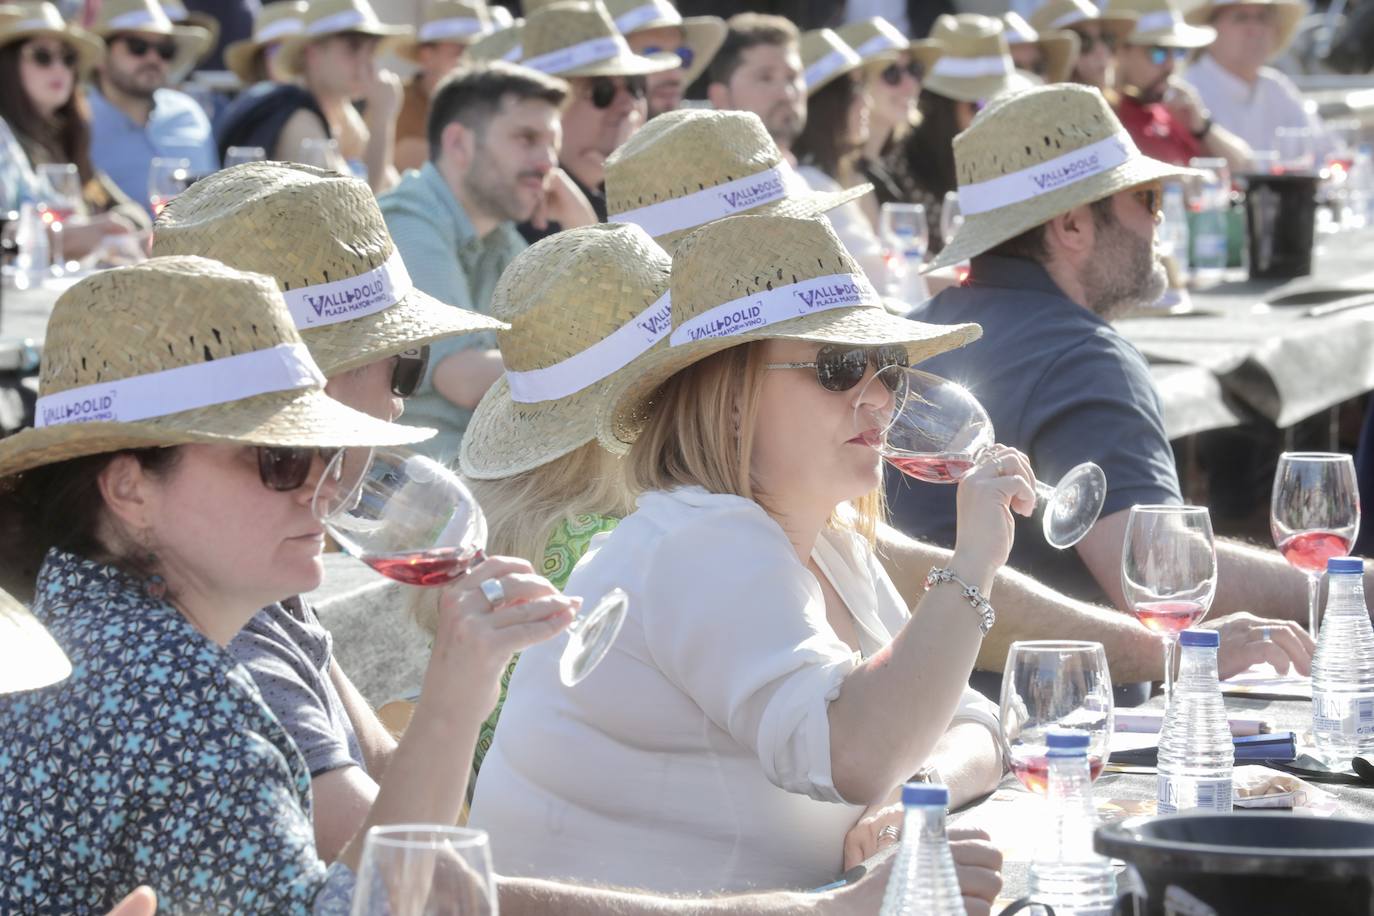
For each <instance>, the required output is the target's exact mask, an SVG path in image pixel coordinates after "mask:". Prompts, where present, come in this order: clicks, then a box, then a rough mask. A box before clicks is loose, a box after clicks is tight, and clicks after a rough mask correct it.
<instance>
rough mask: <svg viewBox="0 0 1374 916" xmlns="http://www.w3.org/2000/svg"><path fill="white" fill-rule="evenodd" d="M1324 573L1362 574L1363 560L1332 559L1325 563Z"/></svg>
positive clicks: (1356, 558)
mask: <svg viewBox="0 0 1374 916" xmlns="http://www.w3.org/2000/svg"><path fill="white" fill-rule="evenodd" d="M1326 571H1327V572H1329V573H1355V574H1357V575H1358V574H1361V573H1363V572H1364V560H1362V559H1360V558H1359V557H1332V558H1331V559H1329V560H1327V561H1326Z"/></svg>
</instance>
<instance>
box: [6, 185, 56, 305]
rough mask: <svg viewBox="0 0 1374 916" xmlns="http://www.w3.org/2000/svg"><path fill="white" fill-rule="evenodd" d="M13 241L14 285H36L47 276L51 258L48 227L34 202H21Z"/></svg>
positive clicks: (25, 286) (23, 286)
mask: <svg viewBox="0 0 1374 916" xmlns="http://www.w3.org/2000/svg"><path fill="white" fill-rule="evenodd" d="M14 243H15V246H16V247H17V248H18V253H17V255H16V256H15V259H14V275H15V285H16V286H18V287H19V288H21V289H24V288H27V287H30V286H37V285H38V284H40V283H42V282H43V279H44V278H45V277H47V276H48V269H49V267H51V266H52V265H51V260H50V255H49V249H48V227H47V224H46V223H44V222H43V214H42V213H40V212H39V210H38V207H37V205H36V204H31V203H28V204H21V205H20V207H19V225H18V226H17V227H16V228H15V233H14Z"/></svg>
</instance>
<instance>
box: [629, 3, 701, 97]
mask: <svg viewBox="0 0 1374 916" xmlns="http://www.w3.org/2000/svg"><path fill="white" fill-rule="evenodd" d="M605 3H606V9H607V10H608V11H609V12H610V14H611V19H612V20H613V21H614V22H615V27H616V28H617V29H619V30H620V34H622V35H626V36H629V35H633V34H634V33H635V32H643V31H647V30H649V29H681V30H682V43H683V44H685V45H686V46H687V47H689V48H691V49H692V66H690V67H685V68H683V71H682V82H683V85H686V86H690V85H691V84H692V83H694V82H696V79H697V77H699V76H701V74H703V73H705V72H706V67H707V65H709V64H710V63H711V58H713V57H715V56H716V52H717V51H719V50H720V46H721V45H723V44H725V35H726V32H727V31H728V29H727V28H726V25H725V20H724V19H721V18H720V17H719V16H688V17H687V18H685V19H684V18H683V17H682V14H681V13H679V12H678V11H677V8H676V7H674V6H673V5H672V4H671V3H669V2H668V0H605ZM664 50H668V51H672V50H673V49H672V48H665V49H664Z"/></svg>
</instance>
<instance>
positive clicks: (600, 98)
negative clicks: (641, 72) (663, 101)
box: [592, 76, 649, 108]
mask: <svg viewBox="0 0 1374 916" xmlns="http://www.w3.org/2000/svg"><path fill="white" fill-rule="evenodd" d="M621 78H622V79H624V80H625V91H626V92H628V93H629V94H630V95H632V96H634V97H635V98H636V99H642V98H644V96H645V95H647V94H648V92H649V88H648V82H647V81H646V80H645V79H644V77H642V76H626V77H621ZM618 91H620V86H619V85H618V84H617V83H616V81H615V80H613V79H611V77H609V76H594V77H592V104H593V105H595V106H596V107H597V108H610V107H611V103H612V102H614V101H615V95H616V93H617V92H618Z"/></svg>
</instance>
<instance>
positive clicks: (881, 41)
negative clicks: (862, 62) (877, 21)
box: [854, 33, 909, 57]
mask: <svg viewBox="0 0 1374 916" xmlns="http://www.w3.org/2000/svg"><path fill="white" fill-rule="evenodd" d="M907 47H909V46H908V45H902V44H898V43H897V42H896V41H894V40H893V39H892V38H890V37H889V36H887V35H883V34H881V33H879V34H877V35H874V36H873V37H872V38H870V39H869V40H868V41H865V42H864V43H863V44H861V45H859V46H858V47H857V48H855V49H854V53H855V54H857V55H859V56H860V57H872V56H873V55H874V54H881V53H883V52H884V51H905V50H906V49H907Z"/></svg>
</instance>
